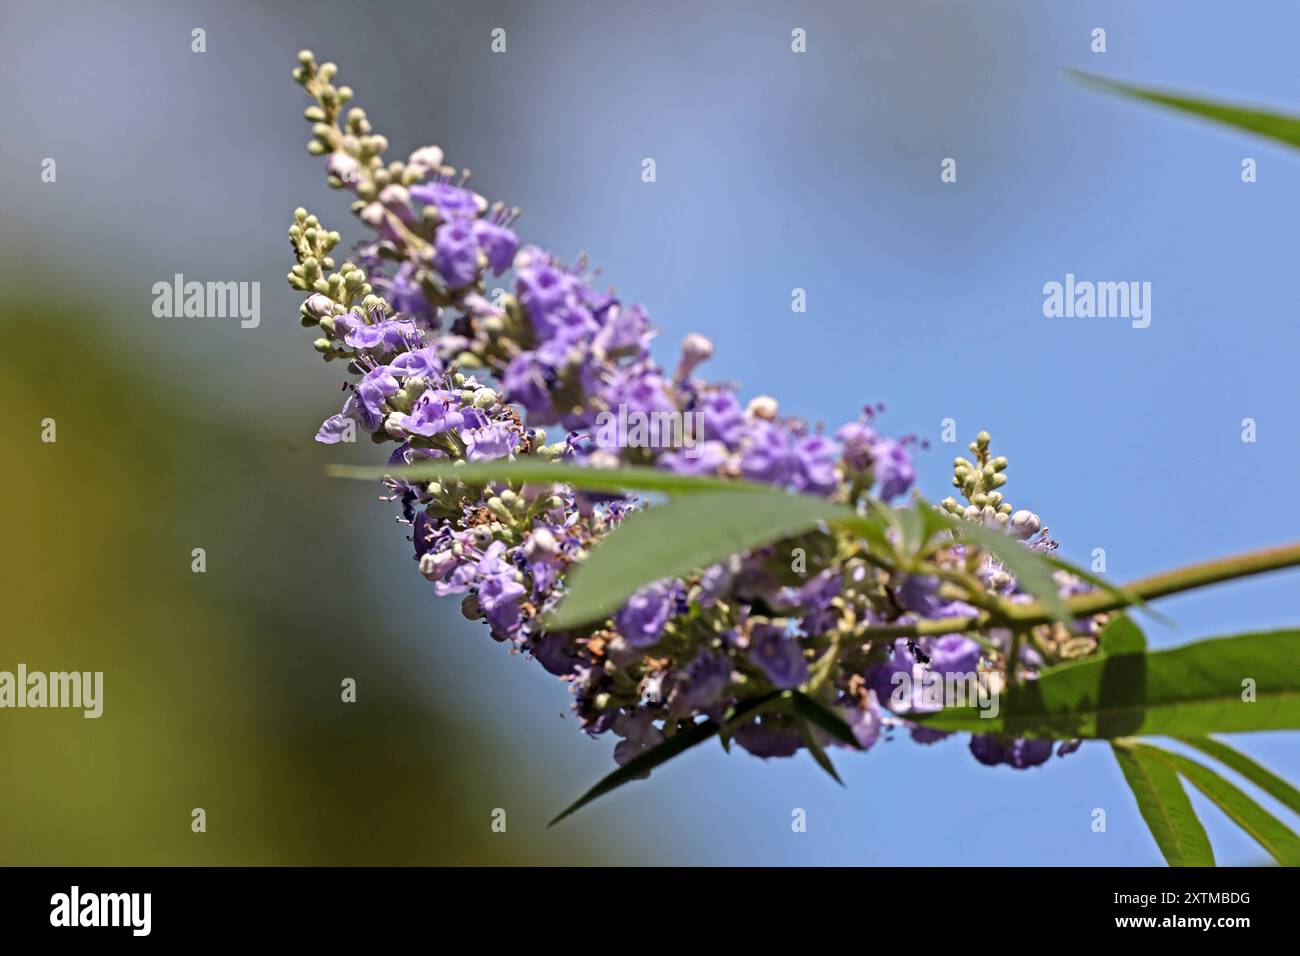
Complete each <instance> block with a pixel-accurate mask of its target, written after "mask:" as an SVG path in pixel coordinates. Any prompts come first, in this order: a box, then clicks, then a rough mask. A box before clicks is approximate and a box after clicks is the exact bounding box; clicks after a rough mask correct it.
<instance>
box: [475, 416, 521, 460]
mask: <svg viewBox="0 0 1300 956" xmlns="http://www.w3.org/2000/svg"><path fill="white" fill-rule="evenodd" d="M461 438H463V439H464V440H465V457H466V458H468V459H469V460H470V461H485V460H487V459H491V458H505V457H506V456H507V455H509V454H510V453H511V452H513V451H514V450H515V446H516V445H518V444H519V433H518V432H516V431H514V430H512V429H511V428H510V427H509V426H508V425H506V424H505V423H504V422H493V423H491V424H489V425H484V426H483V427H482V428H469V429H466V430H465V431H463V432H461Z"/></svg>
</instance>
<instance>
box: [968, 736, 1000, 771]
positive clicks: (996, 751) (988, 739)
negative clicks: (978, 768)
mask: <svg viewBox="0 0 1300 956" xmlns="http://www.w3.org/2000/svg"><path fill="white" fill-rule="evenodd" d="M970 752H971V754H973V755H974V757H975V759H976V760H978V761H979V762H980V763H982V764H984V765H985V766H987V767H996V766H997V765H998V764H1000V763H1006V759H1007V748H1006V747H1004V746H1003V745H1002V741H1001V740H1000V739H999V738H998V737H997V735H996V734H971V738H970Z"/></svg>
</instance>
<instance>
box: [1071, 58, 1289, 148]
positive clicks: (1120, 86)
mask: <svg viewBox="0 0 1300 956" xmlns="http://www.w3.org/2000/svg"><path fill="white" fill-rule="evenodd" d="M1067 72H1068V73H1069V74H1071V75H1072V76H1073V77H1074V78H1075V79H1077V80H1079V81H1081V82H1083V83H1085V84H1087V85H1089V86H1094V87H1097V88H1098V89H1103V90H1108V91H1110V92H1113V93H1120V94H1123V95H1124V96H1130V97H1134V98H1135V99H1140V100H1146V101H1147V102H1149V103H1156V104H1158V105H1160V106H1167V107H1169V108H1171V109H1175V110H1179V111H1181V112H1184V113H1191V114H1193V115H1195V116H1200V117H1204V118H1205V119H1209V120H1214V121H1215V122H1218V123H1223V124H1225V125H1227V126H1234V127H1236V128H1237V129H1244V130H1247V131H1248V132H1251V133H1256V134H1258V135H1260V136H1266V137H1268V138H1269V139H1272V140H1276V141H1278V142H1279V143H1286V144H1287V145H1288V146H1300V116H1293V115H1288V114H1285V113H1276V112H1273V111H1272V110H1262V109H1257V108H1255V107H1250V106H1241V105H1239V104H1234V103H1220V102H1217V101H1215V100H1206V99H1201V98H1200V97H1192V96H1185V95H1183V94H1181V93H1172V92H1166V91H1161V90H1154V89H1151V88H1149V87H1144V86H1134V85H1132V84H1130V83H1120V82H1117V81H1115V80H1108V79H1105V78H1104V77H1100V76H1093V75H1092V74H1090V73H1081V72H1079V71H1078V70H1068V71H1067Z"/></svg>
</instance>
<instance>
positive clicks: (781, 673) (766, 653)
mask: <svg viewBox="0 0 1300 956" xmlns="http://www.w3.org/2000/svg"><path fill="white" fill-rule="evenodd" d="M749 659H750V660H751V661H753V662H754V663H755V664H757V665H758V667H759V668H760V669H761V670H762V671H763V673H764V674H766V675H767V679H768V680H770V681H771V682H772V686H773V687H776V688H777V689H778V690H790V689H791V688H794V687H798V686H799V685H800V684H802V683H803V682H804V681H806V680H807V679H808V662H807V661H806V660H805V659H804V656H803V646H802V645H801V644H800V643H799V641H798V639H797V638H793V637H786V636H785V633H784V632H783V631H782V630H781V629H780V628H778V627H773V626H772V625H771V624H757V625H755V626H754V631H753V634H752V635H751V637H750V645H749Z"/></svg>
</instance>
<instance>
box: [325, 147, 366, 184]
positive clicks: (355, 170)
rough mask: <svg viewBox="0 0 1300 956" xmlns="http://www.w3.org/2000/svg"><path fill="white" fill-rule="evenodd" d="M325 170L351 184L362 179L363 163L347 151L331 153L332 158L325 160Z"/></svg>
mask: <svg viewBox="0 0 1300 956" xmlns="http://www.w3.org/2000/svg"><path fill="white" fill-rule="evenodd" d="M325 172H327V173H329V174H330V175H331V176H333V177H335V178H336V179H339V180H341V181H342V182H344V183H347V184H348V185H350V186H354V185H356V184H357V183H358V182H359V181H360V180H361V164H360V163H359V162H357V160H356V158H355V157H352V156H349V155H348V154H347V153H342V152H334V153H330V158H329V159H327V160H325Z"/></svg>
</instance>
